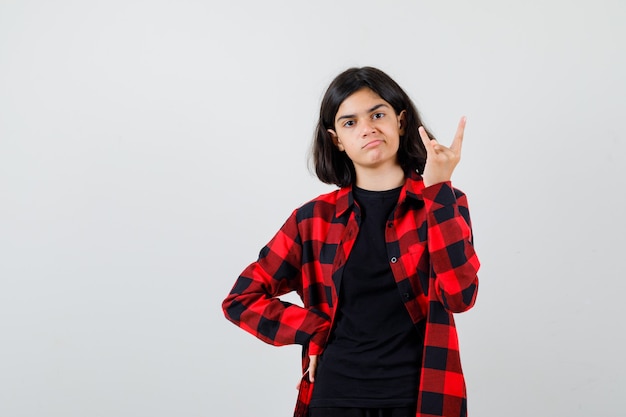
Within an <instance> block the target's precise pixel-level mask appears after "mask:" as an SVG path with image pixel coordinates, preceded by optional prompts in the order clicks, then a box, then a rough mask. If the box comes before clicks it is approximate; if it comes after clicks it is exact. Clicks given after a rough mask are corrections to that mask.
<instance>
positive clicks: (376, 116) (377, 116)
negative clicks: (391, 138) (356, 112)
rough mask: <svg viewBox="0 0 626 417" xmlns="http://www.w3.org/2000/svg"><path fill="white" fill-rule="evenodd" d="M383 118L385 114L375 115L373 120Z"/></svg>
mask: <svg viewBox="0 0 626 417" xmlns="http://www.w3.org/2000/svg"><path fill="white" fill-rule="evenodd" d="M383 117H385V113H374V114H373V115H372V119H381V118H383Z"/></svg>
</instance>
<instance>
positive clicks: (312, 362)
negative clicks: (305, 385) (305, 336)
mask: <svg viewBox="0 0 626 417" xmlns="http://www.w3.org/2000/svg"><path fill="white" fill-rule="evenodd" d="M316 369H317V355H310V356H309V381H311V382H315V371H316Z"/></svg>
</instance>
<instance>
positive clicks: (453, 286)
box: [223, 67, 479, 417]
mask: <svg viewBox="0 0 626 417" xmlns="http://www.w3.org/2000/svg"><path fill="white" fill-rule="evenodd" d="M464 129H465V118H461V120H460V122H459V125H458V129H457V131H456V134H455V137H454V139H453V141H452V144H451V145H450V147H446V146H444V145H442V144H440V143H439V142H438V141H437V140H435V139H434V137H433V135H432V134H431V133H430V132H428V130H426V129H425V128H424V127H423V125H422V122H421V120H420V116H419V113H418V111H417V110H416V108H415V105H414V104H413V102H412V101H411V99H410V98H409V97H408V96H407V94H406V93H405V92H404V91H403V90H402V88H400V86H398V84H397V83H396V82H395V81H394V80H392V79H391V78H390V77H389V76H388V75H387V74H385V73H384V72H382V71H380V70H378V69H376V68H372V67H364V68H351V69H348V70H346V71H344V72H343V73H341V74H339V75H338V76H337V77H336V78H335V79H334V80H333V81H332V83H331V84H330V86H329V87H328V90H327V91H326V94H325V95H324V98H323V99H322V103H321V109H320V116H319V121H318V124H317V128H316V132H315V138H314V142H313V149H312V151H313V152H312V154H313V162H314V166H315V172H316V174H317V176H318V178H319V179H320V180H321V181H323V182H325V183H328V184H335V185H337V186H338V187H339V188H338V189H337V190H335V191H333V192H330V193H328V194H324V195H320V196H318V197H317V198H315V199H313V200H311V201H309V202H308V203H306V204H304V205H303V206H301V207H299V208H297V209H296V210H294V211H293V213H292V214H291V216H289V218H288V219H287V221H286V222H285V223H284V225H283V226H282V227H281V229H280V230H279V231H278V233H277V234H276V235H275V236H274V237H273V238H272V240H271V241H270V242H269V243H268V244H267V245H266V246H265V247H264V248H263V249H262V250H261V252H260V255H259V258H258V260H257V261H256V262H253V263H252V264H250V265H249V266H248V267H247V268H246V269H245V270H244V271H243V272H242V273H241V275H240V276H239V278H238V279H237V281H236V282H235V285H234V286H233V288H232V291H231V292H230V294H229V295H228V296H227V297H226V299H225V300H224V302H223V309H224V313H225V315H226V317H227V318H228V319H229V320H230V321H232V322H233V323H235V324H236V325H238V326H240V327H241V328H243V329H244V330H246V331H248V332H250V333H252V334H253V335H255V336H256V337H258V338H259V339H261V340H263V341H265V342H267V343H270V344H273V345H285V344H294V343H296V344H300V345H302V346H303V356H302V358H303V361H302V362H303V363H302V366H303V371H304V374H303V377H302V380H301V381H300V383H299V385H298V387H299V394H298V399H297V403H296V410H295V413H294V416H295V417H320V416H323V417H409V416H410V417H414V416H418V417H419V416H424V417H426V416H428V417H432V416H445V417H465V416H466V415H467V411H466V410H467V405H466V390H465V381H464V378H463V373H462V370H461V363H460V358H459V350H458V340H457V333H456V329H455V325H454V318H453V315H452V313H459V312H463V311H466V310H468V309H469V308H471V307H472V306H473V304H474V302H475V299H476V293H477V289H478V278H477V271H478V268H479V261H478V258H477V257H476V254H475V252H474V247H473V236H472V230H471V224H470V217H469V211H468V205H467V199H466V196H465V194H463V193H462V192H461V191H459V190H458V189H456V188H453V187H452V185H451V182H450V178H451V176H452V173H453V171H454V168H455V167H456V166H457V164H458V162H459V160H460V157H461V145H462V142H463V132H464ZM291 291H296V292H297V293H298V294H299V296H300V297H301V299H302V302H303V306H302V307H301V306H298V305H294V304H291V303H288V302H285V301H282V300H281V299H279V296H281V295H283V294H285V293H288V292H291Z"/></svg>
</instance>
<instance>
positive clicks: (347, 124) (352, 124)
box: [343, 120, 354, 127]
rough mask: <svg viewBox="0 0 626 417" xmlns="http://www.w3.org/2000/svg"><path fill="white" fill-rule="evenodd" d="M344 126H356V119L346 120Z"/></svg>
mask: <svg viewBox="0 0 626 417" xmlns="http://www.w3.org/2000/svg"><path fill="white" fill-rule="evenodd" d="M343 126H344V127H352V126H354V120H346V122H345V123H344V124H343Z"/></svg>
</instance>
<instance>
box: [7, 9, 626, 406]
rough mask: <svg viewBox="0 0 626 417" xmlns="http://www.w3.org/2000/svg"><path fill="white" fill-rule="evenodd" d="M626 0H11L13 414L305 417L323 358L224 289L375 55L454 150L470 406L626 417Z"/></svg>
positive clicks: (283, 205)
mask: <svg viewBox="0 0 626 417" xmlns="http://www.w3.org/2000/svg"><path fill="white" fill-rule="evenodd" d="M624 21H626V3H624V2H623V1H622V0H594V1H591V0H589V1H581V0H562V1H561V0H551V1H546V0H525V1H496V0H477V1H471V2H470V1H460V0H459V1H457V0H450V1H442V0H437V1H435V0H429V1H400V0H396V1H386V2H385V1H369V0H359V1H319V0H316V1H308V2H302V1H282V2H281V1H270V0H266V1H252V0H250V1H231V2H213V1H210V0H205V1H192V0H176V1H174V0H172V1H161V0H159V1H154V0H152V1H148V0H146V1H139V0H124V1H122V0H108V1H78V0H77V1H69V0H58V1H44V0H1V1H0V416H3V417H40V416H54V417H85V416H89V417H96V416H107V417H109V416H115V417H117V416H120V417H122V416H123V417H126V416H128V417H131V416H132V417H135V416H151V417H162V416H177V417H180V416H190V417H191V416H213V415H215V416H219V415H224V416H226V415H228V416H249V415H255V416H268V417H270V416H288V415H291V413H292V410H293V405H294V402H295V397H296V390H295V384H296V382H297V380H298V379H299V373H300V363H299V355H300V350H299V348H298V347H295V346H289V347H283V348H274V347H271V346H269V345H265V344H264V343H262V342H260V341H258V340H257V339H255V338H253V337H252V336H250V335H248V334H247V333H244V332H243V331H241V330H240V329H238V328H236V327H235V326H233V325H231V324H230V323H228V322H227V321H226V320H225V319H224V318H223V315H222V312H221V307H220V305H221V301H222V299H223V298H224V297H225V296H226V294H227V293H228V291H229V290H230V288H231V286H232V285H233V283H234V281H235V279H236V277H237V276H238V274H239V273H240V272H241V270H243V268H244V267H245V266H246V265H247V264H248V263H249V262H251V261H253V260H254V259H256V257H257V254H258V251H259V249H260V248H261V247H262V246H263V245H264V244H265V243H266V242H267V240H269V239H270V238H271V236H272V235H273V234H274V233H275V231H276V230H277V229H278V228H279V227H280V226H281V224H282V223H283V221H284V220H285V219H286V217H287V216H288V215H289V213H290V212H291V211H292V210H293V209H294V208H296V207H297V206H299V205H300V204H302V203H304V202H305V201H308V200H309V199H311V198H313V197H315V196H316V195H318V194H320V193H322V192H326V191H329V190H330V189H332V187H329V186H326V185H323V184H321V183H320V182H319V181H317V180H316V179H315V178H314V176H313V175H311V174H310V172H309V171H308V169H307V151H308V149H309V144H310V140H311V138H312V134H313V127H314V124H315V120H316V117H317V111H318V106H319V101H320V99H321V96H322V94H323V93H324V91H325V89H326V87H327V85H328V83H329V82H330V81H331V80H332V78H334V76H335V75H337V74H338V73H339V72H341V71H343V70H344V69H346V68H348V67H350V66H362V65H373V66H377V67H379V68H381V69H382V70H384V71H385V72H387V73H388V74H389V75H391V76H392V77H393V78H394V79H396V81H398V82H399V84H400V85H401V86H403V87H404V89H405V90H406V91H407V92H408V93H409V94H410V95H411V96H412V97H413V99H414V101H415V103H416V104H417V106H418V108H419V109H420V111H421V112H422V114H423V116H424V119H425V122H426V124H427V125H428V126H429V127H430V128H431V129H432V130H433V131H434V133H435V134H436V135H437V136H438V137H439V138H440V140H441V141H442V142H444V143H449V141H450V139H451V138H452V135H453V133H454V130H455V128H456V123H457V121H458V119H459V117H460V116H461V115H463V114H465V115H467V117H468V127H467V130H466V137H465V146H464V149H463V151H464V154H463V160H462V162H461V164H460V166H459V167H458V169H457V171H456V172H455V176H454V178H453V182H454V184H455V186H457V187H458V188H461V189H462V190H464V191H465V192H466V193H467V194H468V195H469V202H470V207H471V213H472V218H473V222H474V232H475V237H476V245H477V250H478V254H479V257H480V259H481V262H482V265H483V266H482V269H481V271H480V279H481V286H480V291H479V296H478V302H477V305H476V307H475V308H474V309H473V310H471V311H470V312H467V313H465V314H462V315H458V316H457V321H458V323H457V324H458V328H459V334H460V342H461V353H462V358H463V365H464V370H465V373H466V377H467V383H468V395H469V412H470V415H471V416H477V417H478V416H479V417H492V416H493V417H500V416H509V417H518V416H519V417H521V416H528V415H532V416H550V417H553V416H568V417H575V416H576V417H577V416H580V417H583V416H584V417H589V416H603V417H611V416H623V415H624V403H623V394H624V392H626V363H625V359H624V358H625V356H624V354H623V349H624V348H623V346H624V342H625V336H624V334H626V332H624V324H623V323H624V321H623V314H624V313H623V312H624V308H623V303H624V297H625V291H626V285H625V284H624V282H625V277H624V267H623V266H622V264H623V259H624V257H625V256H626V254H625V249H626V244H625V243H624V239H625V236H626V223H625V220H624V203H625V197H624V187H625V185H626V181H625V180H626V176H625V175H624V172H623V168H622V167H623V165H624V163H625V162H626V158H625V156H624V154H625V152H626V147H625V146H624V138H623V135H624V113H625V110H626V105H625V104H626V76H625V74H626V59H625V56H626V53H625V51H626V45H625V43H626V42H625V40H626V33H625V32H626V31H625V29H624Z"/></svg>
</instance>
